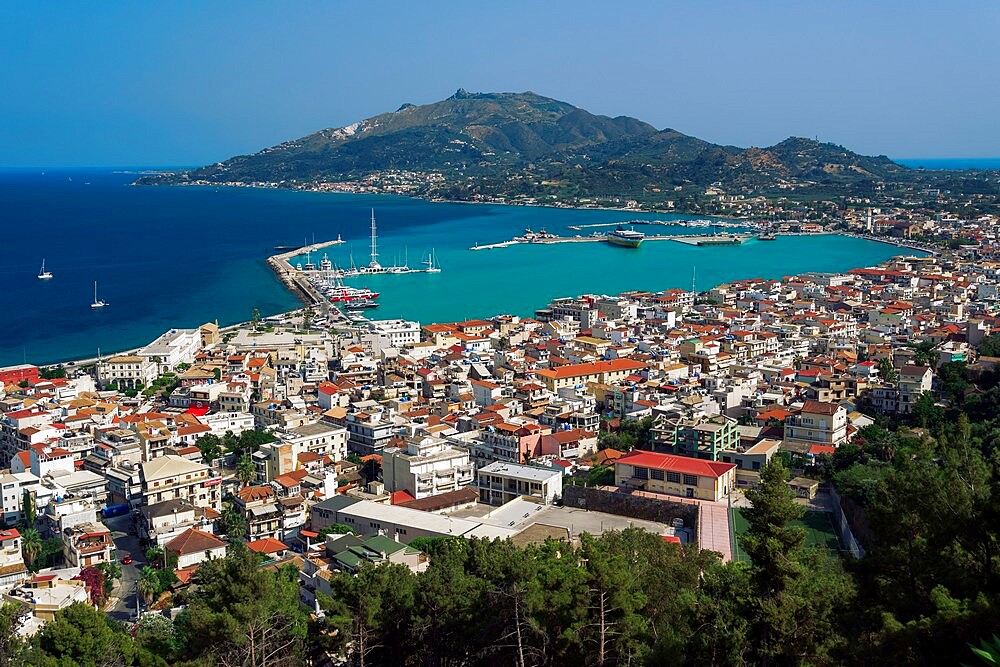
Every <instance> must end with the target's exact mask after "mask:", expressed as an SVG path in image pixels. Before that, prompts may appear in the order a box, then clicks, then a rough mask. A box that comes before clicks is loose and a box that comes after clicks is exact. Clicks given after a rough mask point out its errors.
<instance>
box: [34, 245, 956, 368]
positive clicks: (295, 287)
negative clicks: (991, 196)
mask: <svg viewBox="0 0 1000 667" xmlns="http://www.w3.org/2000/svg"><path fill="white" fill-rule="evenodd" d="M787 235H788V236H817V237H818V236H845V237H849V238H856V239H860V240H865V241H878V242H880V243H884V244H887V245H893V246H896V247H900V248H905V249H907V250H916V251H917V252H921V253H926V254H930V255H932V256H939V255H940V254H941V252H940V250H925V249H923V248H919V247H913V246H911V245H908V244H907V243H906V242H905V240H903V239H882V238H877V237H868V236H865V235H861V234H854V233H850V232H819V233H813V232H807V233H789V234H787ZM342 242H343V241H341V243H342ZM336 243H337V241H328V242H322V243H320V244H315V245H322V246H324V247H325V246H328V245H334V244H336ZM309 247H311V246H309ZM304 248H305V246H304V247H303V248H302V249H296V250H292V251H287V252H285V253H280V254H279V255H273V256H271V257H269V258H268V265H269V266H270V267H271V268H272V270H273V271H274V273H275V278H276V279H278V280H279V282H281V283H282V285H284V287H285V288H286V289H287V290H288V291H289V292H291V293H292V294H293V295H294V296H296V297H297V298H298V299H299V300H300V301H302V306H301V307H300V308H294V309H292V310H287V311H283V312H279V313H275V314H273V315H268V316H267V317H268V318H284V317H291V316H294V315H295V314H296V313H298V312H300V311H301V310H302V309H303V308H308V307H317V306H325V305H326V303H325V300H324V299H323V298H322V296H321V295H316V297H315V298H314V300H312V301H307V300H306V298H304V297H306V296H307V295H309V296H312V294H313V291H312V290H311V287H310V288H309V289H305V288H302V287H301V286H300V285H299V283H298V281H297V280H295V279H294V278H292V277H288V278H287V280H286V279H283V278H282V276H281V275H280V274H279V273H278V268H277V266H276V264H277V262H275V263H272V260H273V259H275V258H277V257H280V256H282V255H287V256H294V255H296V254H299V253H300V251H301V250H303V249H304ZM286 264H287V261H286ZM857 268H866V267H862V266H855V267H850V268H848V269H844V270H843V272H844V273H846V272H848V271H850V270H852V269H857ZM734 280H738V279H734ZM306 284H308V281H306ZM713 287H714V285H713ZM331 310H333V311H336V312H337V313H339V312H340V311H339V310H337V309H336V308H332V307H331ZM497 314H498V313H494V315H491V316H484V317H492V316H495V315H497ZM475 316H476V317H479V315H475ZM250 324H251V323H250V322H249V321H247V320H243V321H239V322H233V323H231V324H226V325H223V326H220V327H219V332H220V333H226V332H229V331H234V330H237V329H240V328H242V327H246V326H250ZM340 328H343V327H340ZM140 349H142V346H140V347H133V348H128V349H125V350H122V351H119V352H114V353H110V354H102V355H101V357H100V358H101V359H106V358H108V357H113V356H119V355H126V354H134V353H136V352H138V351H139V350H140ZM97 361H98V357H87V358H82V359H70V360H65V361H56V362H51V363H36V364H35V365H37V366H38V367H39V368H47V367H55V366H60V365H61V366H64V367H66V368H74V369H79V368H81V367H85V366H88V365H91V364H95V363H96V362H97Z"/></svg>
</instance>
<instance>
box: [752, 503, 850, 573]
mask: <svg viewBox="0 0 1000 667" xmlns="http://www.w3.org/2000/svg"><path fill="white" fill-rule="evenodd" d="M732 516H733V529H734V530H735V531H736V550H735V551H734V552H733V559H734V560H741V561H743V562H744V563H749V562H750V559H749V558H748V557H747V555H746V552H744V551H743V547H741V546H740V544H739V537H740V535H742V534H743V533H745V532H746V531H747V529H748V528H749V527H750V524H748V523H747V520H746V519H744V518H743V513H742V512H741V511H740V510H739V509H733V510H732ZM792 525H793V526H800V527H802V528H805V530H806V546H807V547H818V548H821V549H829V550H830V551H834V552H839V551H840V550H841V549H843V546H842V545H841V544H840V538H839V537H837V531H836V530H834V528H833V519H832V518H831V516H830V514H829V513H827V512H812V511H807V512H806V513H805V516H803V517H802V518H801V519H798V520H796V521H793V522H792Z"/></svg>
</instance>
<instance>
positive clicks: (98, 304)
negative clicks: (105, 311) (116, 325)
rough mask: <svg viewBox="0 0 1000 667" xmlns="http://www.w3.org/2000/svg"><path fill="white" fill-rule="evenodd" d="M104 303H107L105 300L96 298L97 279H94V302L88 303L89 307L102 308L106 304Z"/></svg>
mask: <svg viewBox="0 0 1000 667" xmlns="http://www.w3.org/2000/svg"><path fill="white" fill-rule="evenodd" d="M106 305H108V304H107V303H106V302H104V301H101V300H100V299H98V298H97V281H96V280H95V281H94V303H92V304H90V307H91V308H104V306H106Z"/></svg>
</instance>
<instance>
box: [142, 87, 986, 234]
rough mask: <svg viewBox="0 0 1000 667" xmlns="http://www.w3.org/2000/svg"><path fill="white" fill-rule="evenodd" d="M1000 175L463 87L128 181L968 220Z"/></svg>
mask: <svg viewBox="0 0 1000 667" xmlns="http://www.w3.org/2000/svg"><path fill="white" fill-rule="evenodd" d="M998 176H1000V173H998V172H996V171H993V172H983V171H927V170H922V169H910V168H907V167H905V166H903V165H900V164H897V163H896V162H893V161H892V160H890V159H889V158H888V157H886V156H884V155H880V156H874V157H871V156H864V155H860V154H858V153H854V152H852V151H850V150H848V149H846V148H844V147H842V146H838V145H835V144H832V143H822V142H819V141H815V140H812V139H805V138H799V137H790V138H788V139H786V140H784V141H782V142H780V143H778V144H775V145H774V146H770V147H768V148H756V147H751V148H739V147H736V146H721V145H718V144H713V143H711V142H708V141H704V140H702V139H698V138H696V137H692V136H688V135H686V134H683V133H681V132H678V131H677V130H673V129H664V130H658V129H656V128H655V127H653V126H652V125H650V124H648V123H645V122H643V121H641V120H637V119H635V118H630V117H628V116H619V117H617V118H609V117H607V116H599V115H594V114H592V113H590V112H588V111H586V110H584V109H580V108H578V107H575V106H573V105H571V104H567V103H565V102H560V101H558V100H554V99H550V98H547V97H543V96H541V95H537V94H535V93H531V92H526V93H469V92H466V91H465V90H461V89H460V90H459V91H458V92H456V93H455V94H454V95H452V96H451V97H449V98H448V99H446V100H442V101H440V102H435V103H432V104H425V105H413V104H404V105H402V106H401V107H400V108H399V109H397V110H396V111H394V112H391V113H384V114H381V115H378V116H375V117H373V118H368V119H366V120H362V121H359V122H357V123H353V124H351V125H348V126H346V127H341V128H330V129H324V130H320V131H319V132H315V133H313V134H310V135H308V136H306V137H302V138H300V139H295V140H293V141H287V142H285V143H282V144H279V145H277V146H272V147H270V148H265V149H264V150H261V151H259V152H257V153H253V154H250V155H240V156H237V157H233V158H230V159H229V160H226V161H225V162H220V163H216V164H212V165H208V166H205V167H201V168H198V169H191V170H185V171H174V172H164V173H160V174H155V175H145V176H142V177H141V178H139V179H137V181H136V183H137V184H141V185H155V184H170V185H181V184H183V185H197V184H210V185H221V184H225V185H254V186H271V187H284V188H296V189H308V190H333V191H337V190H340V191H353V192H393V193H400V194H410V195H414V196H420V197H426V198H430V199H438V198H439V199H450V200H464V201H491V202H501V203H527V204H553V205H570V206H581V205H582V206H587V205H599V206H621V207H626V208H643V209H648V210H677V211H686V212H699V213H727V214H735V215H752V214H753V213H754V208H755V207H754V202H757V203H763V202H765V201H771V202H773V201H775V200H779V199H780V200H786V201H793V202H796V203H798V204H800V205H801V204H805V205H808V206H809V207H810V208H812V207H813V206H814V205H815V204H816V203H821V202H822V203H826V204H831V203H832V204H834V205H837V204H842V205H858V204H861V205H866V204H867V205H900V204H902V205H906V204H907V203H908V202H909V203H910V204H911V205H917V204H919V205H921V206H924V207H928V206H929V207H931V208H933V207H934V205H935V202H938V203H944V200H945V199H947V198H948V197H949V196H968V199H969V201H968V203H967V206H968V207H971V209H970V210H969V212H970V213H977V212H980V213H981V212H994V211H995V210H996V204H997V200H998V195H1000V186H998V183H1000V178H998ZM948 203H954V202H953V201H950V202H948Z"/></svg>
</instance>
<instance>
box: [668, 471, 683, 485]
mask: <svg viewBox="0 0 1000 667" xmlns="http://www.w3.org/2000/svg"><path fill="white" fill-rule="evenodd" d="M667 481H668V482H673V483H674V484H680V482H681V475H680V473H677V472H668V473H667Z"/></svg>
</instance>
